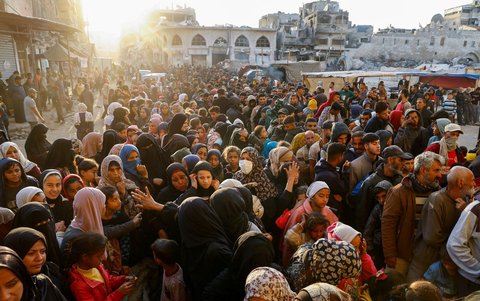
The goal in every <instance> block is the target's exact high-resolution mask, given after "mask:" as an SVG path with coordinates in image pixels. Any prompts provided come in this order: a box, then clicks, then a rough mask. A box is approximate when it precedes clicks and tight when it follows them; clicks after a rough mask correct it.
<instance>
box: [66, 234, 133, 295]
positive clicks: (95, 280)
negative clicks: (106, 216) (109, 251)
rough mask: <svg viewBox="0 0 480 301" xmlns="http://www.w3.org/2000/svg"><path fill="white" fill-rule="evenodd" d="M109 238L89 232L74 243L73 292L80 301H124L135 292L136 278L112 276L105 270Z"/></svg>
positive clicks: (70, 277)
mask: <svg viewBox="0 0 480 301" xmlns="http://www.w3.org/2000/svg"><path fill="white" fill-rule="evenodd" d="M106 244H107V238H106V237H105V236H103V235H102V234H98V233H93V232H86V233H83V234H81V235H80V236H79V237H78V238H76V239H75V240H73V241H72V247H71V250H70V254H69V257H68V258H69V262H70V263H71V264H72V266H71V268H70V270H69V271H68V274H69V282H70V289H71V290H72V294H73V295H74V296H75V297H76V299H77V300H97V301H102V300H105V301H106V300H108V301H120V300H122V299H123V298H124V297H125V296H127V295H128V294H129V293H130V292H131V291H132V290H133V288H134V286H135V283H136V277H126V276H112V275H110V273H109V272H108V271H107V270H106V269H105V268H104V267H103V265H102V260H103V259H104V256H105V245H106Z"/></svg>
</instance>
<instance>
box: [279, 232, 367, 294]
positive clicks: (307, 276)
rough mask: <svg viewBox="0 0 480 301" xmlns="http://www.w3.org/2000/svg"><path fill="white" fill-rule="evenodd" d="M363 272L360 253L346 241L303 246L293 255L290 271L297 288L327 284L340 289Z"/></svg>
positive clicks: (321, 241) (322, 242) (328, 241)
mask: <svg viewBox="0 0 480 301" xmlns="http://www.w3.org/2000/svg"><path fill="white" fill-rule="evenodd" d="M361 270H362V261H361V259H360V255H359V254H358V252H357V250H356V249H355V247H354V246H352V245H351V244H349V243H347V242H345V241H334V240H329V239H324V238H320V239H319V240H317V241H316V242H315V243H313V244H309V243H306V244H304V245H302V246H300V247H299V248H298V249H297V251H296V252H295V254H294V255H293V256H292V259H291V261H290V265H289V267H288V269H287V274H288V276H289V277H290V278H291V279H292V280H293V285H294V289H295V290H296V291H299V290H300V289H302V288H304V287H306V286H308V285H310V284H313V283H316V282H326V283H329V284H331V285H335V286H337V285H338V284H339V282H340V281H341V280H343V279H346V278H356V277H358V275H360V272H361Z"/></svg>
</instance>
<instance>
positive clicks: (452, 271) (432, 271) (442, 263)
mask: <svg viewBox="0 0 480 301" xmlns="http://www.w3.org/2000/svg"><path fill="white" fill-rule="evenodd" d="M440 257H441V259H440V260H439V261H437V262H434V263H432V264H431V265H430V267H429V268H428V270H427V271H426V272H425V274H423V278H425V280H428V281H430V282H432V283H433V284H435V285H436V286H437V287H438V288H439V289H440V292H441V293H442V296H443V297H444V298H452V297H455V296H456V295H457V283H456V281H455V279H456V278H457V271H458V268H457V266H456V265H455V263H454V262H453V261H452V259H451V258H450V256H449V255H448V252H447V250H446V248H442V250H441V251H440Z"/></svg>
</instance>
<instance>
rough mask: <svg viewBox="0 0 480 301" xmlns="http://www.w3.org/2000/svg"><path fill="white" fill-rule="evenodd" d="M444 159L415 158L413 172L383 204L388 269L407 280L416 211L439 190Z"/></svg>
mask: <svg viewBox="0 0 480 301" xmlns="http://www.w3.org/2000/svg"><path fill="white" fill-rule="evenodd" d="M442 165H443V158H442V157H440V156H439V155H437V154H434V153H432V152H425V153H422V154H420V155H418V156H417V157H416V158H415V162H414V172H413V174H410V175H408V176H406V177H405V178H403V180H402V182H401V183H400V184H398V185H396V186H395V187H393V188H392V189H391V190H390V191H389V193H388V195H387V199H386V200H385V205H384V207H383V215H382V243H383V253H384V255H385V262H386V265H387V269H393V270H396V271H397V272H399V273H401V274H402V275H403V276H407V273H408V266H409V264H410V260H411V258H412V251H413V238H414V233H415V224H416V221H415V214H416V207H417V206H419V207H421V206H422V205H423V203H424V202H425V198H426V197H428V196H429V195H430V194H431V193H432V192H435V191H437V190H438V188H439V187H438V179H439V178H440V176H441V167H442Z"/></svg>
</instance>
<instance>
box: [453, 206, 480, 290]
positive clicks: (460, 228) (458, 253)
mask: <svg viewBox="0 0 480 301" xmlns="http://www.w3.org/2000/svg"><path fill="white" fill-rule="evenodd" d="M479 223H480V202H479V201H473V202H472V203H470V204H469V205H468V206H467V207H466V208H465V209H463V212H462V214H461V215H460V218H459V219H458V221H457V223H456V225H455V227H454V228H453V230H452V232H451V233H450V237H449V238H448V241H447V251H448V254H449V255H450V258H451V259H452V261H453V262H454V263H455V264H456V265H457V266H458V271H459V273H460V274H461V275H462V276H463V277H465V278H466V279H468V280H470V281H471V282H474V283H476V284H480V233H479V232H480V225H479Z"/></svg>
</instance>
